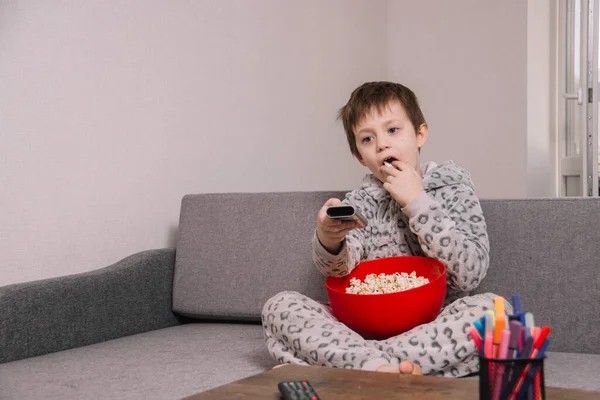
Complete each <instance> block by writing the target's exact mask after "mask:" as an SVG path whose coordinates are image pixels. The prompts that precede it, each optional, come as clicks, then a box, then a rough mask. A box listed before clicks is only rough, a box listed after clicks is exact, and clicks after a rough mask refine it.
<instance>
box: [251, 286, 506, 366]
mask: <svg viewBox="0 0 600 400" xmlns="http://www.w3.org/2000/svg"><path fill="white" fill-rule="evenodd" d="M495 297H496V295H494V294H492V293H484V294H478V295H474V296H470V297H463V298H460V299H458V300H456V301H454V302H453V303H451V304H449V305H447V306H446V307H444V308H443V309H442V311H441V312H440V314H439V315H438V316H437V317H436V319H435V320H433V321H432V322H430V323H427V324H423V325H419V326H417V327H415V328H413V329H411V330H410V331H408V332H405V333H402V334H400V335H398V336H394V337H391V338H389V339H385V340H365V339H363V337H362V336H360V335H359V334H358V333H356V332H354V331H352V330H351V329H349V328H348V327H347V326H346V325H344V324H343V323H341V322H339V321H338V320H337V319H336V318H335V317H334V316H333V314H332V312H331V309H330V308H329V307H328V306H326V305H324V304H321V303H318V302H316V301H314V300H312V299H310V298H309V297H306V296H304V295H303V294H300V293H297V292H281V293H279V294H277V295H275V296H273V297H271V298H270V299H269V300H268V301H267V302H266V303H265V306H264V307H263V310H262V325H263V328H264V333H265V340H266V344H267V349H268V351H269V353H270V354H271V356H272V357H273V358H274V359H275V360H277V361H278V362H279V363H293V364H301V365H316V366H327V367H334V368H351V369H362V370H369V371H374V370H376V369H377V368H379V367H380V366H382V365H384V364H393V365H397V364H399V363H400V361H403V360H408V361H412V362H414V363H415V364H417V365H419V366H420V367H421V368H422V369H423V373H424V374H427V375H438V376H448V377H460V376H465V375H469V374H471V373H475V372H477V371H478V368H479V360H478V358H477V349H476V347H475V343H474V342H473V340H472V339H471V336H470V335H469V334H468V330H469V328H470V327H471V326H472V323H473V321H475V320H476V319H479V318H481V317H482V316H483V315H484V314H485V311H486V310H488V309H491V310H493V309H494V298H495ZM505 308H506V313H512V307H511V305H510V304H509V303H508V302H505Z"/></svg>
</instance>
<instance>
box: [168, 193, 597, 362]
mask: <svg viewBox="0 0 600 400" xmlns="http://www.w3.org/2000/svg"><path fill="white" fill-rule="evenodd" d="M343 195H344V193H343V192H327V193H324V192H307V193H270V194H220V195H188V196H185V197H184V199H183V202H182V208H181V217H180V232H179V235H180V237H179V241H178V244H177V259H176V263H175V278H174V289H173V302H174V309H175V311H177V312H180V313H183V314H185V315H190V316H193V317H209V318H211V317H212V318H229V319H245V320H252V319H253V320H259V318H260V310H261V307H262V304H264V301H265V300H266V299H268V298H269V297H270V296H271V295H273V294H275V293H277V292H279V291H282V290H295V291H298V292H301V293H304V294H306V295H308V296H310V297H312V298H314V299H317V300H325V299H326V298H327V297H326V293H325V289H324V284H323V281H324V279H323V277H322V276H320V275H319V274H318V273H317V272H316V268H315V267H314V265H313V264H312V261H311V259H310V237H311V235H312V234H313V232H314V229H315V223H316V212H317V211H318V210H319V208H320V207H321V206H322V205H323V203H324V202H325V201H326V200H327V199H328V198H329V197H342V198H343ZM481 203H482V208H483V211H484V215H485V217H486V221H487V225H488V232H489V235H490V242H491V255H490V259H491V261H490V269H489V271H488V275H487V277H486V278H485V279H484V281H483V283H482V285H481V286H480V288H479V289H478V292H484V291H489V292H493V293H496V294H499V295H502V296H504V297H505V298H507V299H510V296H511V295H512V294H515V293H516V294H520V295H521V296H522V298H523V307H524V308H525V309H526V310H527V311H531V312H533V313H534V316H535V317H536V318H537V322H538V324H547V325H550V326H551V327H552V328H553V329H554V331H553V333H552V350H554V351H565V352H584V353H596V354H598V353H599V352H600V350H599V349H600V334H598V333H592V332H590V330H589V329H585V327H586V326H588V327H589V326H600V313H598V312H597V307H594V305H595V304H597V299H598V298H599V296H600V249H599V247H598V243H600V212H599V211H600V199H577V198H575V199H573V198H570V199H523V200H483V201H482V202H481ZM250 210H251V211H250ZM249 260H252V261H251V262H250V261H249ZM250 265H251V267H250Z"/></svg>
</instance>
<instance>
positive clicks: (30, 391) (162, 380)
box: [0, 323, 600, 400]
mask: <svg viewBox="0 0 600 400" xmlns="http://www.w3.org/2000/svg"><path fill="white" fill-rule="evenodd" d="M273 365H274V362H273V360H271V359H270V357H269V355H268V353H267V351H266V348H265V346H264V339H263V335H262V330H261V327H260V325H251V324H227V323H222V324H215V323H194V324H187V325H180V326H176V327H173V328H167V329H161V330H157V331H153V332H146V333H143V334H139V335H135V336H129V337H125V338H122V339H118V340H112V341H109V342H104V343H99V344H95V345H92V346H86V347H82V348H78V349H73V350H68V351H63V352H59V353H53V354H48V355H45V356H41V357H36V358H30V359H27V360H21V361H15V362H12V363H9V364H3V365H0V388H1V389H0V398H2V399H6V400H27V399H64V400H69V399H77V400H85V399H90V400H92V399H93V400H95V399H124V400H134V399H140V400H145V399H162V400H168V399H179V398H182V397H185V396H189V395H192V394H194V393H198V392H202V391H205V390H208V389H212V388H214V387H217V386H220V385H223V384H226V383H229V382H232V381H235V380H238V379H242V378H245V377H247V376H251V375H254V374H257V373H260V372H262V371H265V370H267V369H269V368H271V367H272V366H273ZM544 371H545V375H546V381H547V385H548V386H560V387H571V388H584V389H594V390H600V379H599V378H598V377H600V355H583V354H566V353H552V354H549V356H548V358H547V360H546V364H545V367H544ZM273 390H274V392H275V391H276V388H275V387H274V388H273Z"/></svg>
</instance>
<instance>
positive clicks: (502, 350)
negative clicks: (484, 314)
mask: <svg viewBox="0 0 600 400" xmlns="http://www.w3.org/2000/svg"><path fill="white" fill-rule="evenodd" d="M509 341H510V331H509V330H508V329H504V330H502V333H501V339H500V347H499V348H498V358H501V359H506V355H507V354H508V342H509ZM505 368H506V365H504V364H503V363H499V364H498V365H497V366H496V368H495V371H494V373H495V377H494V391H493V396H492V399H493V400H499V399H500V394H501V392H502V382H503V378H504V370H505Z"/></svg>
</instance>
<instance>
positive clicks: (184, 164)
mask: <svg viewBox="0 0 600 400" xmlns="http://www.w3.org/2000/svg"><path fill="white" fill-rule="evenodd" d="M543 3H544V2H543V1H542V0H528V2H524V1H520V0H510V1H508V0H506V1H502V2H495V1H480V0H460V1H456V0H455V1H446V0H428V1H425V2H416V1H411V0H387V1H384V0H352V1H350V0H326V1H325V0H323V1H322V0H311V1H307V0H296V1H285V2H281V1H278V0H252V1H237V0H221V1H217V0H214V1H211V0H201V1H192V0H188V1H184V0H178V1H174V2H167V1H164V0H148V1H134V0H130V1H120V2H101V1H93V0H90V1H85V2H59V1H53V2H41V1H40V2H1V3H0V210H2V212H1V213H0V285H5V284H10V283H16V282H21V281H29V280H34V279H42V278H47V277H53V276H60V275H65V274H70V273H76V272H84V271H87V270H92V269H96V268H99V267H103V266H105V265H107V264H109V263H112V262H116V261H118V260H119V259H121V258H123V257H125V256H127V255H129V254H132V253H134V252H137V251H141V250H145V249H150V248H159V247H166V246H173V245H174V238H175V233H176V227H177V223H178V216H179V206H180V200H181V197H182V196H183V195H184V194H186V193H203V192H260V191H288V190H290V191H294V190H299V191H304V190H329V189H349V188H353V187H356V186H357V184H358V183H359V181H360V179H361V177H362V175H363V173H364V172H366V171H365V170H364V169H363V168H362V167H360V166H359V165H358V163H356V162H355V161H354V160H353V159H352V157H351V156H350V154H349V151H348V150H347V145H346V143H345V138H344V134H343V129H342V127H341V124H340V123H338V122H336V121H335V116H336V112H337V110H338V108H339V107H341V106H342V105H343V104H344V103H345V102H346V101H347V99H348V96H349V94H350V92H351V90H353V89H354V88H355V87H356V86H358V85H359V84H361V83H363V82H364V81H369V80H382V79H388V80H394V81H398V82H401V83H404V84H406V85H407V86H409V87H411V88H412V89H413V90H414V91H415V92H416V93H417V95H418V96H419V98H420V100H421V105H422V107H423V110H424V112H425V116H426V118H427V119H428V122H429V125H430V141H429V143H428V144H427V146H426V148H425V150H424V152H423V158H424V159H425V160H438V161H441V160H444V159H453V160H454V161H456V162H457V163H459V164H461V165H463V166H465V167H466V168H468V169H469V170H470V171H471V173H472V175H473V179H474V181H475V183H476V186H477V189H478V194H479V196H480V197H482V198H509V197H525V196H527V195H529V196H533V195H539V194H540V193H543V192H544V190H547V187H546V186H545V183H543V182H544V181H543V180H544V179H546V178H547V175H545V173H546V169H545V168H546V166H547V165H550V164H549V163H550V162H551V158H548V157H547V155H544V154H543V149H544V148H546V147H547V146H550V147H551V146H553V143H552V140H553V139H552V137H551V136H549V135H548V134H547V133H546V132H544V130H545V129H547V128H548V127H547V126H545V125H544V124H547V122H543V121H542V120H541V119H543V118H545V117H546V113H547V112H548V110H547V109H546V108H545V107H546V106H545V105H542V102H543V101H545V100H544V96H546V95H548V94H547V93H546V91H547V88H545V87H544V79H545V76H538V75H536V74H538V73H541V74H550V73H551V71H550V72H548V66H545V65H544V63H543V62H541V61H540V57H546V56H545V53H546V52H547V51H549V50H547V49H545V48H543V46H544V34H545V33H544V32H547V30H548V27H547V25H545V24H546V22H544V21H541V19H542V18H546V16H547V13H548V12H547V9H546V8H547V7H546V8H544V5H543ZM536 46H537V47H536ZM540 46H542V47H540ZM528 49H529V52H528ZM540 71H541V72H540ZM536 99H537V100H536ZM544 104H545V103H544ZM528 113H529V114H530V115H533V116H534V117H532V118H529V119H528ZM550 129H552V127H550ZM532 132H534V133H533V134H532ZM536 132H537V133H536ZM545 146H546V147H545ZM550 167H552V166H550Z"/></svg>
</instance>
